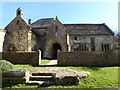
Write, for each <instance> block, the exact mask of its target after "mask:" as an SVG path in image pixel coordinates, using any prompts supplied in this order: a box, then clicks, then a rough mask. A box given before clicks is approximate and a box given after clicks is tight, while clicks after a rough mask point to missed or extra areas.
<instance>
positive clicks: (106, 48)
mask: <svg viewBox="0 0 120 90" xmlns="http://www.w3.org/2000/svg"><path fill="white" fill-rule="evenodd" d="M101 48H102V51H109V50H110V46H109V44H101Z"/></svg>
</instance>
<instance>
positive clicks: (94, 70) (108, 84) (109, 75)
mask: <svg viewBox="0 0 120 90" xmlns="http://www.w3.org/2000/svg"><path fill="white" fill-rule="evenodd" d="M67 68H71V69H74V70H78V71H79V70H82V71H88V72H90V76H88V77H86V78H83V79H81V80H80V81H81V83H80V85H78V86H76V85H73V86H51V87H49V88H118V68H119V67H99V68H98V67H67ZM119 77H120V76H119Z"/></svg>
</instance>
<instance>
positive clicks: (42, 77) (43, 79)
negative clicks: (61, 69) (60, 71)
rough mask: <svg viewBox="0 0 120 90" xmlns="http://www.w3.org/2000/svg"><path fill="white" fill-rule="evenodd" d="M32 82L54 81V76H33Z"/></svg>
mask: <svg viewBox="0 0 120 90" xmlns="http://www.w3.org/2000/svg"><path fill="white" fill-rule="evenodd" d="M29 80H30V81H46V80H54V78H53V77H52V76H31V77H30V79H29Z"/></svg>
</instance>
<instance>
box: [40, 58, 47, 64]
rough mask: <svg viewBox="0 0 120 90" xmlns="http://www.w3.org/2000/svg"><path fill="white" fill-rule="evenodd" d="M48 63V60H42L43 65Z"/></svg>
mask: <svg viewBox="0 0 120 90" xmlns="http://www.w3.org/2000/svg"><path fill="white" fill-rule="evenodd" d="M47 62H49V60H48V59H42V60H41V64H46V63H47Z"/></svg>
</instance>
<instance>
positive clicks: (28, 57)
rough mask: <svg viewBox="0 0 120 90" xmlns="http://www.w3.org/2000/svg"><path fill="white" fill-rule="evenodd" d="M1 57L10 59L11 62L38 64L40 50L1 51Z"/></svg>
mask: <svg viewBox="0 0 120 90" xmlns="http://www.w3.org/2000/svg"><path fill="white" fill-rule="evenodd" d="M2 59H4V60H7V61H10V62H11V63H13V64H31V65H39V64H40V61H41V52H40V51H39V52H3V53H2Z"/></svg>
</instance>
